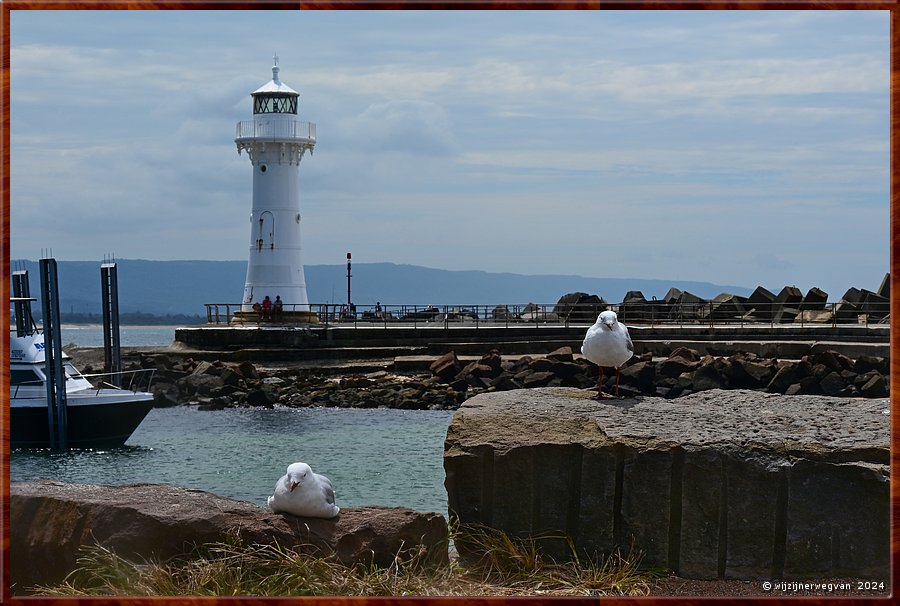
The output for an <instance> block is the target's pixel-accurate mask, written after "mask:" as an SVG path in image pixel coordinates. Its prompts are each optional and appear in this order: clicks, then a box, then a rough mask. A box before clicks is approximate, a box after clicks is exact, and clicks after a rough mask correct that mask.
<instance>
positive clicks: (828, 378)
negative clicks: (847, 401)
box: [819, 371, 847, 396]
mask: <svg viewBox="0 0 900 606" xmlns="http://www.w3.org/2000/svg"><path fill="white" fill-rule="evenodd" d="M819 387H821V388H822V392H823V393H824V394H825V395H828V396H837V395H839V394H842V393H843V392H844V390H845V389H846V388H847V381H845V380H844V379H843V377H841V375H840V373H837V372H835V371H831V372H830V373H828V374H827V375H825V377H824V378H822V380H821V381H819Z"/></svg>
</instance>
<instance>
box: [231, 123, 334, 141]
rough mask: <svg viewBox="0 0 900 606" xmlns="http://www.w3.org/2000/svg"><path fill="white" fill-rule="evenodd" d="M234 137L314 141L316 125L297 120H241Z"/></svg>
mask: <svg viewBox="0 0 900 606" xmlns="http://www.w3.org/2000/svg"><path fill="white" fill-rule="evenodd" d="M234 138H235V139H274V140H284V139H288V140H294V139H301V140H309V141H315V140H316V125H315V123H314V122H300V121H299V120H266V121H258V120H241V121H240V122H238V123H237V127H236V128H235V135H234Z"/></svg>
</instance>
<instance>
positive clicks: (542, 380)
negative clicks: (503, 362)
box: [516, 372, 555, 387]
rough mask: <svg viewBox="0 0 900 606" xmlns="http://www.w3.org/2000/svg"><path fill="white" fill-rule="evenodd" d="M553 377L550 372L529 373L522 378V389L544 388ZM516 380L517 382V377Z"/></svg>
mask: <svg viewBox="0 0 900 606" xmlns="http://www.w3.org/2000/svg"><path fill="white" fill-rule="evenodd" d="M554 377H555V375H554V374H553V373H552V372H529V373H528V374H526V375H525V376H524V377H522V379H521V382H522V385H523V386H524V387H545V386H546V385H547V384H548V383H550V381H552V380H553V379H554ZM516 380H519V377H518V375H517V376H516Z"/></svg>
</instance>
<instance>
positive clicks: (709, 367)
mask: <svg viewBox="0 0 900 606" xmlns="http://www.w3.org/2000/svg"><path fill="white" fill-rule="evenodd" d="M724 386H725V379H724V377H722V375H721V374H719V372H718V371H717V370H716V368H715V365H713V364H704V365H701V366H699V367H698V368H697V370H695V371H694V375H693V390H694V391H706V390H709V389H721V388H722V387H724Z"/></svg>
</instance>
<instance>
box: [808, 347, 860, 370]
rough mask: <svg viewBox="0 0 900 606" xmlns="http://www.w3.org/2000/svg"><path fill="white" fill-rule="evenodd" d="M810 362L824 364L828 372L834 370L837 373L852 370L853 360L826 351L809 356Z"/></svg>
mask: <svg viewBox="0 0 900 606" xmlns="http://www.w3.org/2000/svg"><path fill="white" fill-rule="evenodd" d="M810 362H812V363H813V364H816V363H818V364H824V365H825V366H826V368H828V369H829V370H835V371H838V372H840V371H842V370H852V369H853V360H851V359H850V358H848V357H847V356H845V355H843V354H841V353H838V352H836V351H834V350H831V349H827V350H825V351H823V352H821V353H819V354H816V355H813V356H810Z"/></svg>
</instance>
